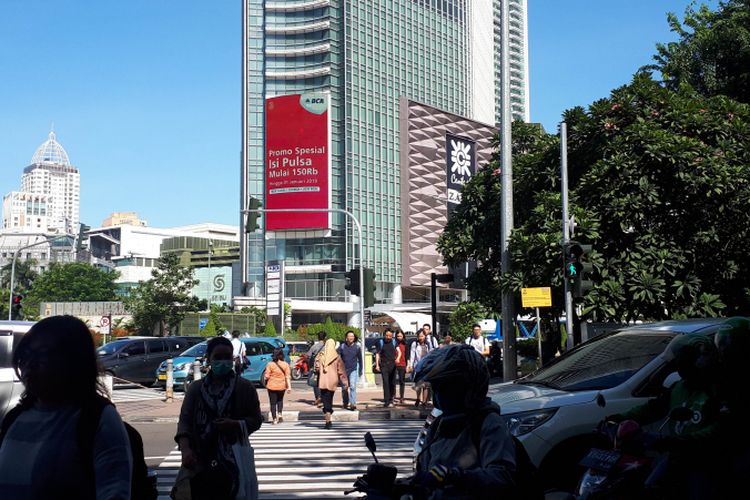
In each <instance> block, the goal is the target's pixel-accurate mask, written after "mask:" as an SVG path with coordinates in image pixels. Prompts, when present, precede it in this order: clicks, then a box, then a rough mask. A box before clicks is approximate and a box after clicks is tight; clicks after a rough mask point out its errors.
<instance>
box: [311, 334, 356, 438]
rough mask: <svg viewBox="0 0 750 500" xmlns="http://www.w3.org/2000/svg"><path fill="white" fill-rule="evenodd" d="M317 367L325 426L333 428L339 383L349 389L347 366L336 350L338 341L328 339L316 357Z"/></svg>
mask: <svg viewBox="0 0 750 500" xmlns="http://www.w3.org/2000/svg"><path fill="white" fill-rule="evenodd" d="M315 368H316V370H317V371H318V387H320V397H321V399H322V400H323V415H325V420H326V423H325V428H326V429H330V428H331V415H333V395H334V394H336V388H337V387H338V386H339V384H342V385H343V386H344V390H345V391H346V390H349V380H348V379H347V378H346V372H345V370H346V368H345V366H344V362H343V361H342V360H341V356H339V353H338V351H337V350H336V342H335V341H334V340H333V339H328V340H326V342H325V347H323V350H322V351H321V352H320V354H318V356H317V357H316V359H315Z"/></svg>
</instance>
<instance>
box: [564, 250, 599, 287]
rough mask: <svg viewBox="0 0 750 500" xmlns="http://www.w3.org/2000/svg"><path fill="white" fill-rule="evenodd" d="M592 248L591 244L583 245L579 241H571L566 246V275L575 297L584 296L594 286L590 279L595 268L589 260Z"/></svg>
mask: <svg viewBox="0 0 750 500" xmlns="http://www.w3.org/2000/svg"><path fill="white" fill-rule="evenodd" d="M591 250H592V247H591V245H582V244H580V243H578V242H577V241H571V242H569V243H568V244H567V245H566V246H565V268H564V275H565V279H566V280H568V283H569V284H570V290H571V291H572V292H573V297H575V298H581V297H583V296H584V294H585V293H586V292H588V291H589V290H590V289H591V288H592V287H593V286H594V284H593V282H592V281H591V279H590V277H591V272H592V271H593V269H594V267H593V265H592V264H591V262H590V261H589V255H590V254H591Z"/></svg>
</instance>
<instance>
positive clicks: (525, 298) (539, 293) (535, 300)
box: [521, 286, 552, 307]
mask: <svg viewBox="0 0 750 500" xmlns="http://www.w3.org/2000/svg"><path fill="white" fill-rule="evenodd" d="M521 305H522V306H523V307H552V289H551V288H550V287H548V286H546V287H538V288H522V289H521Z"/></svg>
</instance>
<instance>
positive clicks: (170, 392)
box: [167, 358, 174, 403]
mask: <svg viewBox="0 0 750 500" xmlns="http://www.w3.org/2000/svg"><path fill="white" fill-rule="evenodd" d="M172 401H174V361H173V360H172V358H169V359H168V360H167V403H171V402H172Z"/></svg>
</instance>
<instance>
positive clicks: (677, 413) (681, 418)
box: [669, 406, 693, 422]
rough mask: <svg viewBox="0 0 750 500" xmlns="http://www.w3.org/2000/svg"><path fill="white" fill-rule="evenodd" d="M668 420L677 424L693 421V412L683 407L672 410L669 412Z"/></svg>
mask: <svg viewBox="0 0 750 500" xmlns="http://www.w3.org/2000/svg"><path fill="white" fill-rule="evenodd" d="M669 418H670V419H672V420H675V421H677V422H688V421H690V420H692V419H693V410H691V409H690V408H685V407H684V406H681V407H679V408H673V409H672V411H670V412H669Z"/></svg>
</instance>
